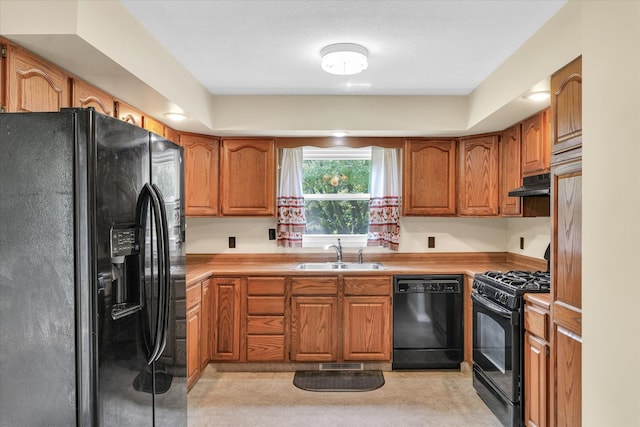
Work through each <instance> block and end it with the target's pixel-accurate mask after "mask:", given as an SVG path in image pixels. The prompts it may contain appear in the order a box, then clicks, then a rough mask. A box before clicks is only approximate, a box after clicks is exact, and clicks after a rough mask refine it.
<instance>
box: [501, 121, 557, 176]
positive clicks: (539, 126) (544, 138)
mask: <svg viewBox="0 0 640 427" xmlns="http://www.w3.org/2000/svg"><path fill="white" fill-rule="evenodd" d="M550 139H551V134H550V132H549V110H544V111H542V112H540V113H538V114H536V115H535V116H532V117H529V118H528V119H526V120H524V121H523V122H522V175H523V176H530V175H537V174H540V173H545V172H549V160H550V155H551V141H550ZM503 148H504V146H503Z"/></svg>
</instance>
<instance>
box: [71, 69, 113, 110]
mask: <svg viewBox="0 0 640 427" xmlns="http://www.w3.org/2000/svg"><path fill="white" fill-rule="evenodd" d="M71 105H72V106H73V107H77V108H89V107H93V108H94V109H95V110H96V111H97V112H98V113H102V114H104V115H106V116H111V117H114V116H115V109H114V106H115V105H114V99H113V96H111V95H109V94H108V93H106V92H104V91H103V90H101V89H98V88H97V87H95V86H93V85H91V84H89V83H87V82H85V81H84V80H80V79H77V78H74V79H73V80H72V85H71Z"/></svg>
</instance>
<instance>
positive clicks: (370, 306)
mask: <svg viewBox="0 0 640 427" xmlns="http://www.w3.org/2000/svg"><path fill="white" fill-rule="evenodd" d="M390 313H391V298H390V297H388V296H385V297H378V296H358V297H354V296H347V297H345V299H344V310H343V318H342V319H343V334H344V336H343V345H344V349H343V351H344V360H389V359H390V357H391V340H390V339H389V337H390V333H391V332H390V322H389V319H390Z"/></svg>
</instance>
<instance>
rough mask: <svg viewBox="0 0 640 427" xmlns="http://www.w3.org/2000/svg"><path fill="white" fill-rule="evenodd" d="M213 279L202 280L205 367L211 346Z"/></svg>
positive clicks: (203, 365)
mask: <svg viewBox="0 0 640 427" xmlns="http://www.w3.org/2000/svg"><path fill="white" fill-rule="evenodd" d="M211 305H212V304H211V280H205V281H204V282H202V316H201V319H202V320H201V324H200V366H201V369H202V370H204V368H205V367H206V366H207V364H208V363H209V359H210V356H209V349H210V347H211V345H210V341H211V334H210V333H209V331H210V329H211V318H212V315H211Z"/></svg>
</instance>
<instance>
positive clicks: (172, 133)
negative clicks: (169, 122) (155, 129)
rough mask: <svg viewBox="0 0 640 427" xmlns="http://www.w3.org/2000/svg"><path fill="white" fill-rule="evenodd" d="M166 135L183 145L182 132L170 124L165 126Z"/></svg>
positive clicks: (170, 139)
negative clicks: (181, 140)
mask: <svg viewBox="0 0 640 427" xmlns="http://www.w3.org/2000/svg"><path fill="white" fill-rule="evenodd" d="M164 137H165V138H167V139H168V140H169V141H171V142H175V143H176V144H178V145H182V144H181V143H180V133H179V132H178V131H177V130H174V129H171V128H170V127H168V126H165V127H164Z"/></svg>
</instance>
